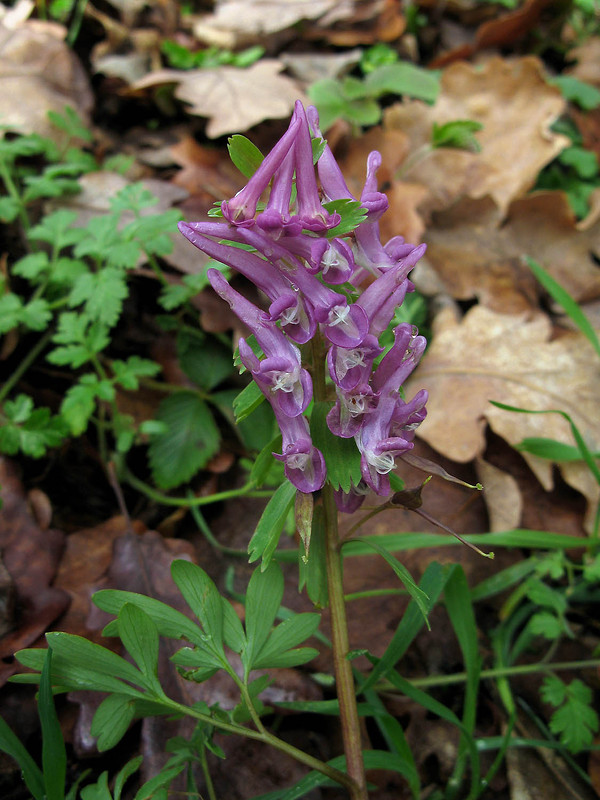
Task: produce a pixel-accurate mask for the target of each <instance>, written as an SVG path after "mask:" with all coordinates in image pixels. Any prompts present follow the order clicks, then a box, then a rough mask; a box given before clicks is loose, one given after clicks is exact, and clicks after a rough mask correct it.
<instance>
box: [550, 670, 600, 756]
mask: <svg viewBox="0 0 600 800" xmlns="http://www.w3.org/2000/svg"><path fill="white" fill-rule="evenodd" d="M541 695H542V699H543V700H544V701H545V702H546V703H550V704H552V705H553V706H559V707H558V708H557V710H556V711H555V712H554V713H553V714H552V718H551V720H550V730H551V731H552V733H554V734H556V735H557V736H558V737H559V739H560V741H561V743H562V744H564V745H565V747H567V748H568V749H569V750H570V751H571V752H572V753H579V752H581V751H582V750H585V749H586V748H588V747H590V745H591V744H592V743H593V740H594V734H595V733H596V732H597V731H598V727H599V724H598V715H597V713H596V712H595V711H594V709H593V708H592V707H591V703H592V699H593V697H592V690H591V689H590V687H589V686H586V684H585V683H583V682H582V681H580V680H579V679H578V678H575V680H573V681H571V683H570V684H568V685H566V684H564V683H563V682H562V681H561V680H560V678H558V677H557V676H556V675H548V676H547V677H546V678H544V683H543V686H542V689H541Z"/></svg>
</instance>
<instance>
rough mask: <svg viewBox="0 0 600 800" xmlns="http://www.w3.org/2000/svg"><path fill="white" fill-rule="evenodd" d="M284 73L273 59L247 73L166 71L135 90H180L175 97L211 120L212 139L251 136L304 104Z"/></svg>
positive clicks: (138, 84) (219, 69)
mask: <svg viewBox="0 0 600 800" xmlns="http://www.w3.org/2000/svg"><path fill="white" fill-rule="evenodd" d="M282 69H284V65H283V63H282V62H281V61H277V60H276V59H268V58H265V59H261V60H260V61H257V62H256V63H255V64H252V66H251V67H248V68H246V69H238V68H237V67H216V68H215V69H194V70H189V71H183V70H175V69H163V70H158V71H157V72H151V73H150V74H149V75H146V77H145V78H142V79H141V80H139V81H137V82H136V83H134V84H133V86H132V87H131V88H132V90H141V89H146V88H148V87H150V86H156V85H158V84H161V83H176V84H178V86H177V88H176V90H175V96H176V97H177V98H178V99H179V100H181V101H183V102H185V103H189V104H190V105H189V107H188V108H187V111H188V112H189V113H190V114H197V115H198V116H200V117H209V122H208V124H207V126H206V135H207V136H209V137H210V138H211V139H214V138H216V137H217V136H222V135H223V134H225V133H235V132H239V131H247V130H248V128H251V127H252V126H253V125H256V124H257V123H259V122H262V120H264V119H282V118H284V117H287V116H289V114H290V113H291V111H292V110H293V108H294V103H295V102H296V100H298V99H300V100H303V99H304V95H303V93H302V91H301V89H300V87H299V86H298V84H297V83H296V82H295V81H294V80H292V79H291V78H288V77H287V76H285V75H280V74H279V73H280V72H281V71H282Z"/></svg>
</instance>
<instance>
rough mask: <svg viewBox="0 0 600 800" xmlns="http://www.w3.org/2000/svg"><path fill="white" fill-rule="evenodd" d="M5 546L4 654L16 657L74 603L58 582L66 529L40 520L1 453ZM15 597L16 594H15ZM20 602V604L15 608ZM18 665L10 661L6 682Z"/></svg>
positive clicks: (0, 540)
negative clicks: (42, 525)
mask: <svg viewBox="0 0 600 800" xmlns="http://www.w3.org/2000/svg"><path fill="white" fill-rule="evenodd" d="M0 485H1V486H2V507H1V508H0V550H1V551H2V560H3V562H4V567H5V569H6V572H7V573H8V576H5V577H8V581H6V580H5V581H3V583H4V598H3V600H4V608H3V617H4V619H3V621H2V623H3V627H4V630H5V631H6V632H5V635H4V636H3V637H2V639H1V641H0V658H6V659H10V657H11V656H12V655H13V654H14V653H15V652H16V651H17V650H21V649H23V648H24V647H29V646H30V645H32V644H33V643H34V642H35V641H36V640H37V639H38V638H39V637H40V636H42V634H43V633H44V631H45V630H46V629H47V628H48V627H49V626H50V624H51V623H52V622H53V621H54V620H55V619H56V618H57V617H58V616H59V615H60V614H62V613H63V611H65V609H66V608H67V606H68V605H69V596H68V594H67V593H66V592H65V591H63V590H62V589H60V588H57V587H55V586H52V585H51V584H52V581H53V579H54V576H55V574H56V570H57V567H58V563H59V560H60V555H61V552H62V549H63V545H64V539H65V537H64V534H63V533H62V532H61V531H58V530H55V529H52V528H49V529H46V530H42V528H40V526H39V525H38V523H37V522H36V521H35V519H34V517H33V515H32V513H31V510H30V508H29V504H28V502H27V498H26V496H25V492H24V490H23V487H22V486H21V483H20V481H19V479H18V477H17V473H16V470H15V469H14V467H13V466H12V465H11V463H10V462H9V461H8V460H7V459H0ZM11 598H12V599H11ZM15 605H16V610H15ZM16 670H18V665H17V664H8V663H4V664H2V665H1V668H0V683H4V681H5V680H6V679H7V678H8V677H9V676H10V675H12V673H13V672H15V671H16Z"/></svg>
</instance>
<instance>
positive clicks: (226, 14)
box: [194, 0, 352, 43]
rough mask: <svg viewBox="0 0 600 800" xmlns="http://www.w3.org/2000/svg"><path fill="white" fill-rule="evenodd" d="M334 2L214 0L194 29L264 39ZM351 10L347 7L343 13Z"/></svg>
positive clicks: (320, 13)
mask: <svg viewBox="0 0 600 800" xmlns="http://www.w3.org/2000/svg"><path fill="white" fill-rule="evenodd" d="M337 5H339V2H338V0H217V3H216V7H215V10H214V12H213V13H212V14H211V15H210V16H205V17H202V18H201V19H200V21H199V23H198V24H197V26H196V27H195V28H194V33H195V34H196V36H198V34H205V35H206V34H208V32H209V31H210V30H211V29H212V30H213V31H216V32H221V33H229V34H233V36H234V37H236V38H235V41H236V42H237V41H238V39H241V40H242V41H243V42H245V43H246V42H248V41H249V40H259V41H261V42H264V37H265V36H269V35H271V34H273V33H277V32H278V31H282V30H285V28H291V27H292V26H294V25H296V24H297V23H298V22H301V21H302V20H308V19H317V18H318V17H321V16H323V14H325V13H326V12H327V11H330V10H331V9H333V8H335V6H337ZM342 5H343V4H342ZM351 12H352V9H347V10H346V13H345V16H348V15H349V14H351ZM213 37H214V34H213ZM199 38H202V36H200V37H199Z"/></svg>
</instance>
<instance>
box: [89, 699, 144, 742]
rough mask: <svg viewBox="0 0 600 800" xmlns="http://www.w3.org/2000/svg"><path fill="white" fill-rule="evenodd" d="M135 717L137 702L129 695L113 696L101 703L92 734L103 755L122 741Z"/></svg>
mask: <svg viewBox="0 0 600 800" xmlns="http://www.w3.org/2000/svg"><path fill="white" fill-rule="evenodd" d="M134 716H135V700H134V699H133V698H132V697H128V696H127V695H120V694H111V695H109V696H108V697H107V698H105V699H104V700H103V701H102V702H101V703H100V705H99V706H98V708H97V709H96V713H95V714H94V718H93V720H92V725H91V728H90V733H91V734H92V736H95V737H96V739H97V742H96V746H97V748H98V750H99V751H100V752H101V753H102V752H104V750H110V749H111V748H112V747H114V746H115V745H117V744H118V743H119V742H120V741H121V739H122V738H123V736H125V734H126V733H127V729H128V728H129V725H130V723H131V721H132V720H133V718H134Z"/></svg>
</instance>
